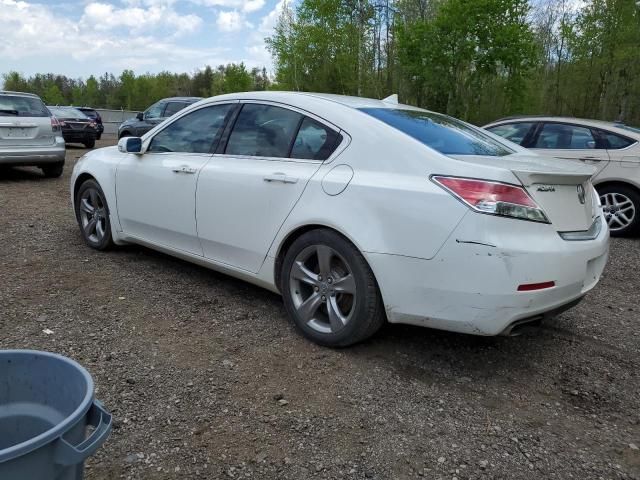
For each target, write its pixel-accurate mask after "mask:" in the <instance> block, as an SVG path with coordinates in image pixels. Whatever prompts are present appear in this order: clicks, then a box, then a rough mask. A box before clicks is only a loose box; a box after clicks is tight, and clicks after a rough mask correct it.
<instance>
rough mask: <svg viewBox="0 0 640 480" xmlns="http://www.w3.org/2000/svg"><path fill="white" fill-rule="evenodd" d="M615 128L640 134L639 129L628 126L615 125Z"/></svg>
mask: <svg viewBox="0 0 640 480" xmlns="http://www.w3.org/2000/svg"><path fill="white" fill-rule="evenodd" d="M616 127H619V128H624V129H625V130H629V131H630V132H636V133H640V128H638V127H632V126H630V125H616Z"/></svg>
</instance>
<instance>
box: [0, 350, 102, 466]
mask: <svg viewBox="0 0 640 480" xmlns="http://www.w3.org/2000/svg"><path fill="white" fill-rule="evenodd" d="M5 355H24V356H38V357H48V358H52V359H55V360H57V361H61V362H64V363H66V364H68V365H70V366H72V367H75V369H76V370H78V371H79V372H80V373H81V374H82V376H83V377H84V380H85V382H86V385H87V391H86V393H85V396H84V398H83V399H82V401H81V402H80V404H79V405H78V407H77V408H76V409H75V410H74V411H73V412H72V413H71V414H70V415H67V417H66V418H65V419H64V420H63V421H62V422H60V423H58V424H57V425H54V426H53V427H51V428H50V429H48V430H46V431H44V432H42V433H41V434H40V435H37V436H35V437H33V438H30V439H29V440H25V441H24V442H21V443H17V444H16V445H12V446H11V447H9V448H5V449H3V450H0V463H3V462H7V461H9V460H13V459H14V458H17V457H21V456H23V455H26V454H28V453H31V452H33V451H34V450H37V449H39V448H41V447H43V446H45V445H47V444H49V443H52V442H54V441H55V440H57V439H58V438H60V437H62V436H63V435H64V434H65V433H67V432H68V431H69V430H71V429H72V428H73V427H74V426H75V425H76V424H77V423H78V422H79V421H80V420H81V419H82V417H83V416H84V415H86V413H87V412H88V411H89V408H91V405H92V404H93V399H94V383H93V378H92V377H91V374H90V373H89V372H88V371H87V369H85V368H84V367H83V366H82V365H80V364H79V363H78V362H76V361H75V360H73V359H71V358H69V357H65V356H64V355H59V354H57V353H52V352H44V351H41V350H23V349H17V350H0V360H1V359H2V357H4V356H5Z"/></svg>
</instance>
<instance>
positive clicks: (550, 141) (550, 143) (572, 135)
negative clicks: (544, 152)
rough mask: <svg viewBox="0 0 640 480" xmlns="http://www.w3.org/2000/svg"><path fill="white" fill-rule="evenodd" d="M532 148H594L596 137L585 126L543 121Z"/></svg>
mask: <svg viewBox="0 0 640 480" xmlns="http://www.w3.org/2000/svg"><path fill="white" fill-rule="evenodd" d="M532 148H548V149H554V150H593V149H595V148H596V139H595V138H594V137H593V134H592V133H591V130H590V129H588V128H586V127H578V126H576V125H564V124H561V123H545V124H544V126H543V127H542V130H541V131H540V133H539V135H538V139H537V140H536V143H535V145H533V146H532Z"/></svg>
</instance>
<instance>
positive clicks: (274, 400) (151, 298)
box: [0, 138, 640, 480]
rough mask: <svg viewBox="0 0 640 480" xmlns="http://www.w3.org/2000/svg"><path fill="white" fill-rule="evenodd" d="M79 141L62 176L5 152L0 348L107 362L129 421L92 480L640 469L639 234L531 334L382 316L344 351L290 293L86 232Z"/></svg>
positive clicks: (589, 473)
mask: <svg viewBox="0 0 640 480" xmlns="http://www.w3.org/2000/svg"><path fill="white" fill-rule="evenodd" d="M113 141H114V140H113V138H112V139H110V140H109V139H105V140H102V141H100V142H98V144H99V146H104V145H107V144H109V143H113ZM83 153H85V150H84V149H80V148H73V147H69V148H68V150H67V166H66V168H65V173H64V175H63V177H62V178H59V179H53V180H49V179H45V178H43V177H42V175H41V173H40V171H39V170H37V169H31V168H24V169H4V170H0V348H34V349H43V350H49V351H53V352H57V353H61V354H64V355H67V356H69V357H72V358H74V359H75V360H77V361H78V362H80V363H81V364H83V365H84V366H85V367H86V368H87V369H88V370H89V371H90V372H91V374H92V375H93V378H94V380H95V382H96V396H97V398H99V399H100V400H102V401H103V402H104V403H105V405H106V406H107V407H108V408H109V409H110V410H111V412H112V413H113V414H114V416H115V419H116V420H115V425H114V429H113V432H112V435H111V437H110V438H109V440H108V441H107V442H106V444H105V445H104V446H103V447H102V448H101V449H100V450H99V452H98V453H97V454H96V455H95V456H93V457H92V458H91V459H90V460H89V461H88V462H87V471H86V478H87V479H88V480H104V479H120V478H125V479H185V478H186V479H190V478H211V479H217V478H259V479H306V478H353V479H356V478H375V479H408V478H418V477H423V478H429V479H460V480H462V479H471V478H473V479H481V478H485V479H507V478H508V479H548V478H555V479H570V478H580V479H622V478H624V479H631V478H634V479H637V478H640V451H639V450H638V447H639V446H640V426H639V423H640V409H639V407H640V397H639V392H640V379H639V368H638V367H639V366H640V357H639V354H638V347H639V340H640V337H639V326H640V268H639V267H640V239H635V240H634V239H631V240H626V239H623V240H618V239H614V240H613V241H612V243H611V259H610V261H609V265H608V267H607V270H606V272H605V275H604V277H603V279H602V281H601V283H600V285H598V287H596V289H595V290H594V291H593V292H592V293H590V294H589V295H588V297H587V298H586V300H585V301H584V302H582V304H580V305H579V306H578V307H576V308H574V309H573V310H570V311H568V312H566V313H564V314H563V315H562V316H560V317H559V318H557V319H555V320H554V321H549V322H547V323H546V324H544V325H543V327H542V328H541V329H539V330H536V331H534V332H531V333H527V334H526V335H524V336H520V337H516V338H504V337H500V338H480V337H473V336H466V335H459V334H451V333H446V332H439V331H434V330H428V329H420V328H414V327H408V326H388V327H386V328H385V329H384V330H383V331H382V332H381V333H380V334H378V335H377V336H376V337H375V338H373V339H372V340H370V341H368V342H367V343H364V344H362V345H359V346H356V347H355V348H349V349H345V350H330V349H326V348H321V347H318V346H315V345H313V344H311V343H309V342H308V341H306V340H305V339H303V338H302V337H301V336H300V335H298V334H297V333H296V331H295V330H294V328H293V326H292V324H291V323H290V322H289V321H288V320H287V318H286V315H285V311H284V308H283V305H282V301H281V299H280V298H279V297H278V296H277V295H274V294H272V293H269V292H267V291H264V290H261V289H259V288H257V287H254V286H251V285H249V284H246V283H243V282H241V281H238V280H234V279H232V278H229V277H226V276H224V275H221V274H218V273H215V272H212V271H209V270H206V269H204V268H200V267H197V266H194V265H191V264H189V263H186V262H183V261H180V260H176V259H173V258H171V257H168V256H166V255H162V254H159V253H155V252H153V251H151V250H148V249H146V248H142V247H136V246H130V247H125V248H117V249H114V250H112V251H109V252H107V253H99V252H96V251H93V250H91V249H89V248H88V247H86V246H85V244H84V243H83V241H82V239H81V236H80V233H79V230H78V228H77V225H76V223H75V220H74V217H73V214H72V211H71V208H70V200H69V191H68V190H69V185H68V183H69V174H70V172H71V169H72V167H73V164H74V161H75V159H77V158H78V157H80V156H81V155H82V154H83ZM44 329H50V330H52V331H53V334H49V335H47V334H45V333H43V330H44Z"/></svg>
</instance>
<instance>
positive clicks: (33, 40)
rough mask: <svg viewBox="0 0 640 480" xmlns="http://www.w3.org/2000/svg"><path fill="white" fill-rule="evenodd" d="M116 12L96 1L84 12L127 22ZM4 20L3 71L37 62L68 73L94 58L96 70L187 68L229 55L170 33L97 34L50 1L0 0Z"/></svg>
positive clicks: (0, 55)
mask: <svg viewBox="0 0 640 480" xmlns="http://www.w3.org/2000/svg"><path fill="white" fill-rule="evenodd" d="M146 1H152V0H146ZM112 13H113V10H112V9H109V8H107V9H104V7H102V6H101V5H99V4H97V6H96V3H95V2H94V3H93V4H89V5H87V10H86V11H85V15H88V16H92V15H93V16H96V15H100V14H104V20H105V22H106V24H107V25H108V26H109V28H115V27H116V26H123V27H128V26H129V23H125V20H121V21H115V20H113V19H111V20H109V16H110V15H111V14H112ZM94 18H95V17H94ZM155 18H156V17H151V18H150V19H147V20H146V22H147V23H146V25H148V26H155V25H157V24H158V22H160V20H156V19H155ZM85 20H86V21H88V19H85ZM129 21H130V20H126V22H129ZM164 21H165V22H169V24H170V25H174V26H175V27H176V28H183V29H184V28H185V27H184V25H183V26H181V24H180V22H181V20H178V19H176V18H173V17H171V15H169V16H168V19H165V20H164ZM189 22H190V21H189V20H187V22H186V25H191V24H190V23H189ZM0 25H3V32H2V41H0V73H2V71H3V70H4V71H8V70H18V71H20V70H21V65H24V64H32V63H34V62H35V64H36V65H40V67H38V71H40V72H43V71H53V72H56V73H62V74H65V73H66V74H68V68H69V66H67V64H68V63H70V61H75V62H80V63H82V62H89V61H90V62H92V64H94V65H97V71H98V72H100V71H105V70H114V71H117V70H116V69H124V68H131V69H136V70H137V69H145V70H146V69H148V68H151V69H152V70H156V71H158V70H165V69H166V70H174V71H183V72H184V71H189V70H191V69H192V68H193V67H194V65H202V64H204V63H205V62H206V61H211V60H214V59H220V60H222V59H223V58H224V59H225V60H226V58H228V57H229V53H228V50H229V49H228V48H226V47H225V48H220V47H218V48H216V47H213V48H187V47H183V46H180V45H179V44H177V43H175V41H174V39H173V38H171V36H168V35H167V36H165V37H164V38H161V37H160V35H156V36H152V35H150V34H146V35H141V34H135V33H134V34H131V33H129V34H123V33H121V32H110V31H109V29H107V30H106V31H105V32H104V33H101V34H98V35H87V34H86V30H84V29H83V25H79V24H78V22H75V21H73V20H71V19H69V18H66V17H63V16H60V15H57V14H54V13H53V11H52V10H51V9H50V8H48V7H46V6H43V5H41V4H30V3H28V2H26V1H18V0H0ZM214 64H215V63H214ZM5 68H6V70H5ZM92 73H95V71H94V72H92Z"/></svg>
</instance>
